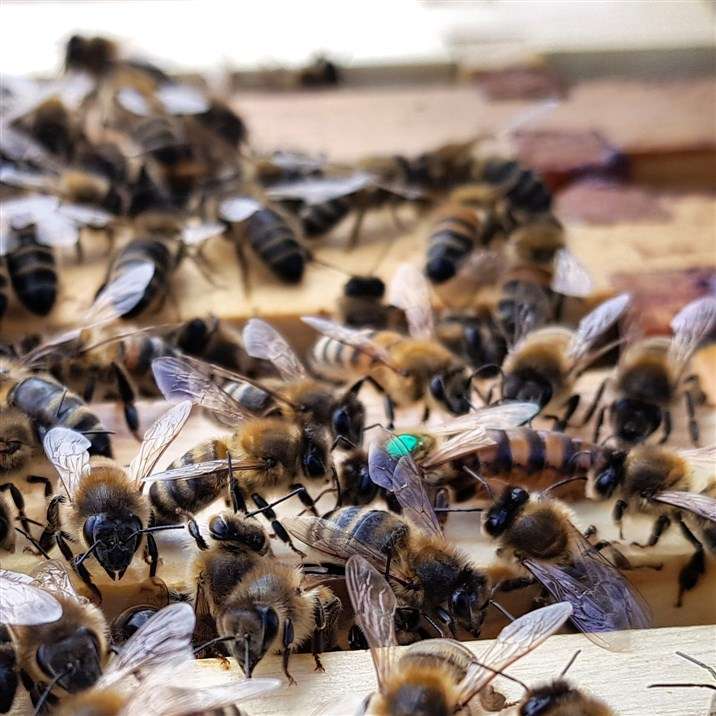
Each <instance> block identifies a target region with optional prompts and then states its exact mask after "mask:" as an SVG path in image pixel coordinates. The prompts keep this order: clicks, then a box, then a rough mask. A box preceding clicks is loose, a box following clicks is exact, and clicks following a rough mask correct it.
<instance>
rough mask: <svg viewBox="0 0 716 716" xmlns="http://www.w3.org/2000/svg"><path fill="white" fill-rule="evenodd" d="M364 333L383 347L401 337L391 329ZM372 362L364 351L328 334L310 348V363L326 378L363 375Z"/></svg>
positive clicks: (338, 378) (339, 378) (368, 369)
mask: <svg viewBox="0 0 716 716" xmlns="http://www.w3.org/2000/svg"><path fill="white" fill-rule="evenodd" d="M366 335H367V336H368V337H369V338H370V339H372V340H374V341H376V342H378V343H380V344H381V345H383V346H385V347H388V346H389V345H390V343H391V341H392V342H395V341H399V340H402V338H403V337H402V336H401V335H400V334H399V333H393V332H392V331H371V332H367V333H366ZM373 364H374V363H373V360H372V358H371V357H370V356H368V355H366V353H364V352H362V351H359V350H358V349H357V348H354V347H352V346H349V345H346V344H345V343H341V342H340V341H337V340H335V338H329V337H328V336H322V337H321V338H319V339H318V341H316V343H315V344H314V346H313V348H312V349H311V365H312V366H313V368H314V369H315V370H316V371H317V372H318V373H320V374H321V375H322V376H324V377H326V378H332V379H337V380H341V379H343V378H345V377H347V376H350V375H356V374H358V375H365V374H366V373H368V372H369V371H370V369H371V367H372V366H373Z"/></svg>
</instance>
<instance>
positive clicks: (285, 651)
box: [191, 506, 341, 684]
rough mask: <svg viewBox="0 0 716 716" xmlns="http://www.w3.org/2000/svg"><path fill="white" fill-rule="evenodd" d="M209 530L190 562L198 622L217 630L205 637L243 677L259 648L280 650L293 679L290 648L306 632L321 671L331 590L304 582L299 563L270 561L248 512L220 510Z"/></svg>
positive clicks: (334, 604)
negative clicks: (225, 650) (207, 543)
mask: <svg viewBox="0 0 716 716" xmlns="http://www.w3.org/2000/svg"><path fill="white" fill-rule="evenodd" d="M271 507H273V506H271ZM209 533H210V535H211V537H212V539H213V545H212V547H211V548H210V549H209V550H208V551H205V552H201V553H199V554H197V555H196V556H195V558H194V562H193V564H192V566H191V572H192V574H193V577H194V581H195V583H196V585H197V586H196V594H195V600H194V603H195V611H196V614H197V620H198V622H199V626H201V625H202V623H206V622H212V623H211V625H210V628H213V629H214V630H215V633H216V634H217V635H218V636H217V637H216V638H213V639H211V640H210V641H209V643H211V644H213V643H224V644H227V645H228V647H229V650H230V653H231V654H232V655H233V656H234V657H235V658H236V661H237V662H238V664H239V665H240V666H241V668H242V669H243V671H244V674H245V675H246V676H247V677H248V678H250V677H251V675H252V674H253V671H254V668H255V667H256V665H257V664H258V663H259V662H260V661H261V659H263V657H264V656H265V655H266V654H268V653H274V652H279V651H280V652H281V653H282V655H283V671H284V674H286V677H287V678H288V680H289V683H291V684H293V683H295V682H294V680H293V678H292V677H291V675H290V673H289V671H288V664H289V658H290V655H291V653H292V652H293V651H294V650H295V649H298V648H300V647H301V645H302V644H304V643H305V642H307V641H308V640H309V639H312V642H311V646H312V652H313V655H314V658H315V661H316V669H318V670H321V671H322V670H323V667H322V666H321V662H320V658H319V653H320V652H321V651H324V650H325V649H327V648H328V647H329V646H330V643H329V642H330V635H331V634H332V631H333V628H334V626H335V623H336V621H337V619H338V615H339V614H340V611H341V602H340V600H339V599H338V597H336V596H335V595H334V594H333V592H331V590H330V589H329V588H328V587H325V586H323V585H317V586H314V587H312V588H307V587H306V586H305V585H304V584H303V581H304V575H303V573H302V572H301V569H300V568H296V567H294V566H291V565H286V564H281V563H279V562H277V561H276V559H275V558H274V555H273V552H272V550H271V546H270V544H269V535H268V534H267V533H266V532H265V531H264V530H263V529H262V528H261V527H260V526H259V525H258V523H257V522H255V521H254V520H253V519H252V515H245V514H240V513H232V512H222V513H220V514H218V515H215V516H214V517H212V518H211V521H210V522H209Z"/></svg>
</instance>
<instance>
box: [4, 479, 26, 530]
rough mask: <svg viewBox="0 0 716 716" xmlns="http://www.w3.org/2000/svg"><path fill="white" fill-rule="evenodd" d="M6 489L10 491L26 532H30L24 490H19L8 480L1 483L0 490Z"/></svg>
mask: <svg viewBox="0 0 716 716" xmlns="http://www.w3.org/2000/svg"><path fill="white" fill-rule="evenodd" d="M6 490H7V491H8V492H9V493H10V498H11V499H12V502H13V504H14V505H15V510H16V511H17V515H18V519H19V520H20V524H21V525H22V528H23V529H24V530H25V532H29V531H30V522H29V518H28V516H27V515H26V514H25V499H24V498H23V496H22V492H20V490H18V489H17V487H16V486H15V484H13V483H12V482H6V483H5V484H3V485H0V492H5V491H6Z"/></svg>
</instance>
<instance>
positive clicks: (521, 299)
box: [506, 281, 552, 346]
mask: <svg viewBox="0 0 716 716" xmlns="http://www.w3.org/2000/svg"><path fill="white" fill-rule="evenodd" d="M509 305H510V315H509V320H510V322H511V323H512V335H508V336H506V338H507V340H508V343H509V344H510V345H511V346H515V345H517V344H518V343H519V342H520V341H521V340H522V339H523V338H525V336H527V335H528V334H529V333H531V332H532V331H534V330H536V329H537V328H539V327H540V326H542V325H544V324H545V323H546V322H547V320H548V319H549V317H550V316H551V313H552V308H551V305H550V301H549V298H548V297H547V294H546V293H545V292H544V291H543V290H542V288H541V287H540V286H538V285H537V284H534V283H528V282H525V281H520V282H519V283H518V284H517V286H516V287H515V288H514V289H513V290H512V291H511V292H510V294H509Z"/></svg>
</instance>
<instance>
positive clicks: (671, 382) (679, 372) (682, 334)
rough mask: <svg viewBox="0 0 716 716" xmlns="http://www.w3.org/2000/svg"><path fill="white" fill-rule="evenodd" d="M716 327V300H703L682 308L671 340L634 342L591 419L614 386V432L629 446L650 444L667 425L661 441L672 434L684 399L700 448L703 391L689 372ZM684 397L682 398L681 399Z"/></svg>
mask: <svg viewBox="0 0 716 716" xmlns="http://www.w3.org/2000/svg"><path fill="white" fill-rule="evenodd" d="M714 325H716V299H714V298H713V297H711V296H707V297H705V298H699V299H697V300H695V301H692V302H691V303H689V304H688V305H687V306H686V307H685V308H683V309H682V310H681V311H680V312H679V313H678V314H677V315H676V317H675V318H674V319H673V321H672V322H671V327H672V330H673V331H674V335H673V337H672V338H667V337H665V336H657V337H650V338H644V339H642V340H638V341H636V342H634V343H633V344H632V345H630V346H627V348H626V349H625V350H624V351H623V352H622V355H621V358H620V360H619V365H618V366H617V369H616V374H615V375H614V377H613V378H611V379H607V381H606V382H605V384H604V385H603V386H601V387H600V390H599V391H598V393H597V395H596V396H595V401H594V404H593V405H592V406H590V409H589V411H588V413H587V416H585V420H588V419H589V417H591V414H592V413H593V412H594V410H595V409H596V407H597V404H598V402H599V401H600V400H601V397H602V395H603V392H604V389H605V387H606V385H607V383H608V382H613V383H614V388H615V392H616V396H615V398H614V400H613V402H612V403H611V405H609V406H608V410H609V418H610V420H611V425H612V430H613V433H614V435H615V436H616V438H617V439H618V440H619V441H620V442H622V443H624V444H626V445H632V444H634V443H638V442H641V441H642V440H645V439H646V438H647V437H649V435H651V434H652V433H654V432H655V431H656V430H657V429H658V428H659V426H660V425H663V430H664V433H663V437H662V439H661V442H666V441H667V440H668V439H669V435H670V433H671V408H672V407H673V406H674V404H675V403H676V402H677V400H678V399H679V398H680V397H681V396H682V395H683V398H684V402H685V405H686V411H687V414H688V418H689V435H690V437H691V441H692V443H693V444H694V445H698V441H699V426H698V422H697V420H696V407H695V406H696V403H697V402H698V400H699V395H700V391H699V389H698V381H697V379H696V378H695V377H694V376H687V375H686V369H687V367H688V364H689V360H690V358H691V356H692V355H693V353H694V351H695V350H696V349H697V348H698V347H699V344H700V343H701V341H702V340H703V339H704V338H705V337H706V336H707V335H708V334H709V332H710V331H711V330H712V328H713V326H714ZM680 394H681V395H680ZM606 410H607V406H602V407H601V408H600V411H599V413H598V415H597V419H596V423H595V427H594V442H597V441H598V440H599V435H600V430H601V426H602V423H603V420H604V415H605V412H606Z"/></svg>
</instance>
